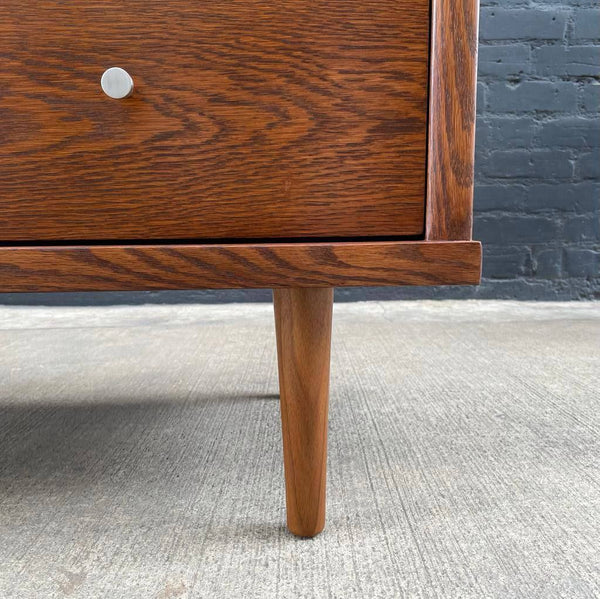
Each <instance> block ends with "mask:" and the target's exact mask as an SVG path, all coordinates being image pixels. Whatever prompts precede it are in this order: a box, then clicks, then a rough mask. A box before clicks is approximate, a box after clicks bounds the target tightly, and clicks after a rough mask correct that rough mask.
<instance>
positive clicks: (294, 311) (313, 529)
mask: <svg viewBox="0 0 600 599" xmlns="http://www.w3.org/2000/svg"><path fill="white" fill-rule="evenodd" d="M273 300H274V304H275V329H276V333H277V357H278V364H279V393H280V398H281V424H282V429H283V463H284V468H285V494H286V506H287V526H288V529H289V530H290V531H291V532H293V533H294V534H295V535H298V536H301V537H313V536H314V535H316V534H318V533H319V532H321V531H322V530H323V527H324V526H325V478H326V464H327V412H328V404H329V356H330V348H331V315H332V308H333V289H329V288H308V289H306V288H297V289H276V290H274V291H273Z"/></svg>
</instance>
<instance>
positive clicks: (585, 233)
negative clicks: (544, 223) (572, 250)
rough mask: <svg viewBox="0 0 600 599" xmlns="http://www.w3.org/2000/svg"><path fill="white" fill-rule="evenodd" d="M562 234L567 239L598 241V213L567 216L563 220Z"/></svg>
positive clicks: (599, 219)
mask: <svg viewBox="0 0 600 599" xmlns="http://www.w3.org/2000/svg"><path fill="white" fill-rule="evenodd" d="M563 236H564V238H565V239H566V240H567V241H577V242H585V241H599V240H600V218H599V216H598V214H586V215H583V216H572V217H569V218H568V219H567V220H565V225H564V232H563Z"/></svg>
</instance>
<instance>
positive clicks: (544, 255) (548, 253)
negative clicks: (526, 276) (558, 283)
mask: <svg viewBox="0 0 600 599" xmlns="http://www.w3.org/2000/svg"><path fill="white" fill-rule="evenodd" d="M532 271H533V275H534V276H535V277H537V278H538V279H559V278H560V276H561V274H562V251H561V250H560V249H559V248H544V249H541V250H536V251H534V254H533V259H532Z"/></svg>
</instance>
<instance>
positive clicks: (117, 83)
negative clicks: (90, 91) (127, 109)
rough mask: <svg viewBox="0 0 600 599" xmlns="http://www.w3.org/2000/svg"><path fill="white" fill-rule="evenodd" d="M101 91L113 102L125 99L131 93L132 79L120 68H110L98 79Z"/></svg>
mask: <svg viewBox="0 0 600 599" xmlns="http://www.w3.org/2000/svg"><path fill="white" fill-rule="evenodd" d="M100 85H101V86H102V91H103V92H104V93H105V94H106V95H107V96H109V97H110V98H114V99H115V100H122V99H123V98H127V96H130V95H131V93H132V92H133V79H132V78H131V75H130V74H129V73H128V72H127V71H126V70H125V69H121V68H120V67H111V68H110V69H107V70H106V71H104V73H103V74H102V79H100Z"/></svg>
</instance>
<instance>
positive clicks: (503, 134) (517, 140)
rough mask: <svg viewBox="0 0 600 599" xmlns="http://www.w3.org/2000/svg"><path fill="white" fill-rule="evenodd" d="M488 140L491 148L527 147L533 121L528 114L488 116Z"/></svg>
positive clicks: (529, 141) (531, 134)
mask: <svg viewBox="0 0 600 599" xmlns="http://www.w3.org/2000/svg"><path fill="white" fill-rule="evenodd" d="M486 121H487V124H488V127H489V136H488V142H489V144H491V146H492V147H493V148H529V147H531V145H532V144H533V130H534V124H535V121H534V120H533V118H531V117H530V116H525V117H514V116H500V117H497V116H488V117H487V119H486Z"/></svg>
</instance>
